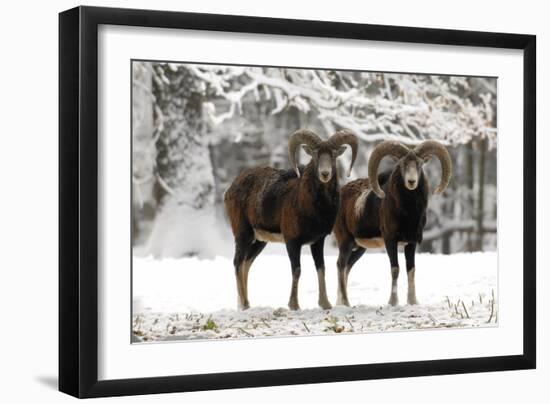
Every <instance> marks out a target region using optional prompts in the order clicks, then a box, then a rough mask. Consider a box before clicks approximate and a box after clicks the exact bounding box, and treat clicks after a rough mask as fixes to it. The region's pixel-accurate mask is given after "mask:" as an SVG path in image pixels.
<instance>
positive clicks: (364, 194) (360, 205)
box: [354, 188, 371, 217]
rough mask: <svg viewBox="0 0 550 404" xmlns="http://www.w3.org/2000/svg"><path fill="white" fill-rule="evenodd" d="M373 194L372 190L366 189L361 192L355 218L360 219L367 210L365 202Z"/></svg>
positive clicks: (357, 200) (357, 201)
mask: <svg viewBox="0 0 550 404" xmlns="http://www.w3.org/2000/svg"><path fill="white" fill-rule="evenodd" d="M370 192H371V189H370V188H367V189H365V190H364V191H363V192H361V195H359V197H358V198H357V199H356V200H355V207H354V208H355V217H360V216H361V215H362V214H363V210H364V209H365V202H366V201H367V197H368V196H369V194H370Z"/></svg>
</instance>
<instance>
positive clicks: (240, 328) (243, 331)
mask: <svg viewBox="0 0 550 404" xmlns="http://www.w3.org/2000/svg"><path fill="white" fill-rule="evenodd" d="M237 330H239V331H241V332H242V333H244V334H246V335H248V336H249V337H253V336H254V335H253V334H250V333H249V332H248V331H246V330H245V329H244V328H242V327H239V328H237Z"/></svg>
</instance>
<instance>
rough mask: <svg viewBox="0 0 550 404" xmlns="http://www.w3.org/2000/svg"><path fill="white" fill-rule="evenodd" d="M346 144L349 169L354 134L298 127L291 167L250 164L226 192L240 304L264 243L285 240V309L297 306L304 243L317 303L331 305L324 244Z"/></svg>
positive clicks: (291, 145) (335, 207)
mask: <svg viewBox="0 0 550 404" xmlns="http://www.w3.org/2000/svg"><path fill="white" fill-rule="evenodd" d="M346 144H347V145H349V146H350V147H351V150H352V159H351V164H350V168H349V171H351V167H352V166H353V163H354V162H355V158H356V157H357V138H356V136H355V135H354V134H353V133H351V132H349V131H346V130H342V131H339V132H336V133H335V134H334V135H332V136H331V137H330V138H329V139H328V140H325V141H323V140H321V139H320V138H319V136H317V135H316V134H315V133H313V132H312V131H310V130H306V129H300V130H298V131H296V132H295V133H293V134H292V135H291V137H290V139H289V142H288V154H289V159H290V163H291V166H292V169H290V170H278V169H275V168H272V167H255V168H248V169H245V170H244V171H243V172H241V173H240V174H239V175H238V176H237V178H235V180H234V181H233V183H232V184H231V186H230V187H229V189H228V190H227V191H226V193H225V196H224V203H225V210H226V213H227V216H228V218H229V221H230V223H231V229H232V231H233V236H234V238H235V257H234V261H233V263H234V266H235V275H236V279H237V292H238V305H239V307H240V308H242V309H246V308H248V307H249V301H248V272H249V270H250V266H251V265H252V263H253V261H254V259H255V258H256V257H257V256H258V254H259V253H260V252H261V251H262V250H263V248H264V247H265V246H266V244H267V242H282V243H285V244H286V249H287V252H288V256H289V258H290V264H291V269H292V288H291V292H290V300H289V303H288V306H289V308H290V309H291V310H297V309H299V308H300V307H299V304H298V280H299V278H300V252H301V249H302V246H303V245H304V244H310V245H311V254H312V255H313V260H314V262H315V267H316V268H317V276H318V282H319V305H320V306H321V307H322V308H324V309H328V308H330V307H331V304H330V302H329V300H328V298H327V293H326V287H325V264H324V257H323V246H324V240H325V237H326V236H327V235H328V234H330V232H331V231H332V228H333V226H334V221H335V219H336V214H337V212H338V206H339V199H340V194H339V186H338V175H337V169H336V158H337V157H338V156H340V155H341V154H342V153H343V152H344V151H345V149H346V148H345V146H344V145H346ZM300 145H304V150H305V152H306V153H307V154H309V155H310V156H311V160H310V162H309V163H308V164H307V165H306V166H305V167H300V168H298V166H297V164H296V150H297V148H298V146H300ZM348 175H349V172H348Z"/></svg>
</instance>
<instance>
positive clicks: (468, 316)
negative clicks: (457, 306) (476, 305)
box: [462, 300, 470, 318]
mask: <svg viewBox="0 0 550 404" xmlns="http://www.w3.org/2000/svg"><path fill="white" fill-rule="evenodd" d="M462 307H463V308H464V313H466V317H467V318H470V315H469V314H468V310H466V305H465V304H464V300H463V301H462Z"/></svg>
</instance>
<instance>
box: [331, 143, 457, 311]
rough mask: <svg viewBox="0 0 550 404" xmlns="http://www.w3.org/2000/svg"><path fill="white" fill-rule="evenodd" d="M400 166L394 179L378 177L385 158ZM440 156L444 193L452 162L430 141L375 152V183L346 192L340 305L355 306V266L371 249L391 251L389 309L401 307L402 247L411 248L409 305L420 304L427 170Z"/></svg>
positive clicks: (359, 183)
mask: <svg viewBox="0 0 550 404" xmlns="http://www.w3.org/2000/svg"><path fill="white" fill-rule="evenodd" d="M385 156H390V157H392V158H393V159H394V160H395V161H396V163H395V166H394V168H393V170H392V171H391V172H389V173H384V174H380V175H378V166H379V165H380V161H381V160H382V159H383V158H384V157H385ZM431 156H435V157H437V158H438V159H439V161H440V163H441V181H440V183H439V185H438V187H437V188H436V190H435V193H441V192H443V191H444V190H445V188H446V187H447V185H448V184H449V180H450V177H451V158H450V156H449V153H448V151H447V149H446V148H445V147H444V146H443V145H442V144H441V143H439V142H436V141H434V140H427V141H425V142H423V143H421V144H419V145H418V146H416V147H415V148H413V149H409V148H408V147H407V146H405V145H403V144H401V143H399V142H395V141H385V142H382V143H380V144H379V145H377V146H376V147H375V149H374V151H373V152H372V154H371V156H370V159H369V164H368V174H369V179H359V180H355V181H352V182H350V183H349V184H347V185H345V186H344V187H343V188H342V191H341V207H340V211H339V213H338V217H337V219H336V223H335V226H334V234H335V236H336V240H337V243H338V248H339V254H338V261H337V266H338V301H337V303H338V304H343V305H346V306H349V300H348V294H347V281H348V277H349V273H350V271H351V268H352V267H353V265H354V264H355V263H356V262H357V260H358V259H359V258H361V256H362V255H363V254H364V252H365V250H366V249H367V248H381V247H386V252H387V254H388V257H389V259H390V267H391V277H392V288H391V295H390V300H389V304H391V305H396V304H397V303H398V299H397V278H398V276H399V264H398V261H397V247H398V245H399V244H402V245H405V260H406V267H407V277H408V298H407V302H408V303H409V304H416V303H417V299H416V291H415V283H414V273H415V263H414V256H415V250H416V246H417V244H419V243H420V242H421V241H422V233H423V230H424V226H425V224H426V208H427V206H428V195H429V187H428V181H427V179H426V175H425V174H424V170H423V169H422V166H423V164H424V163H425V162H426V161H428V160H429V159H430V157H431Z"/></svg>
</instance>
